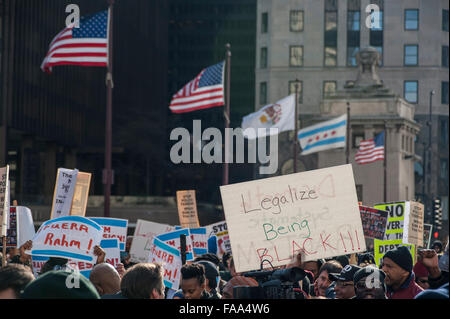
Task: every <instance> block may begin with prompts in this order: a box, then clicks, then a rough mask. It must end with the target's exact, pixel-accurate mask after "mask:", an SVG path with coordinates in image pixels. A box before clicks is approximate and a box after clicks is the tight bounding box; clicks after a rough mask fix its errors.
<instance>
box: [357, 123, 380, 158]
mask: <svg viewBox="0 0 450 319" xmlns="http://www.w3.org/2000/svg"><path fill="white" fill-rule="evenodd" d="M382 159H384V131H383V132H381V133H380V134H378V135H377V136H375V137H374V138H372V139H370V140H362V141H361V142H360V144H359V150H358V153H356V155H355V161H356V163H358V164H368V163H372V162H375V161H378V160H382Z"/></svg>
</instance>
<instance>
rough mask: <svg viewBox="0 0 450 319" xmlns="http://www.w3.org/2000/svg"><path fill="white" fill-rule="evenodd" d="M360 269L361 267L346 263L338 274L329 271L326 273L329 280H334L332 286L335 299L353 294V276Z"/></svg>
mask: <svg viewBox="0 0 450 319" xmlns="http://www.w3.org/2000/svg"><path fill="white" fill-rule="evenodd" d="M360 269H361V267H358V266H355V265H346V266H345V267H344V268H343V269H342V270H341V272H340V273H339V274H336V273H330V274H329V275H328V278H329V279H330V281H335V282H336V285H335V287H334V290H335V292H336V299H350V298H353V297H354V296H355V285H354V283H353V276H354V275H355V273H356V272H357V271H358V270H360Z"/></svg>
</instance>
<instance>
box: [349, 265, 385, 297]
mask: <svg viewBox="0 0 450 319" xmlns="http://www.w3.org/2000/svg"><path fill="white" fill-rule="evenodd" d="M385 277H386V274H385V273H384V272H383V271H382V270H380V269H378V268H376V267H373V266H367V267H363V268H360V269H359V270H358V271H357V272H356V273H355V275H354V276H353V284H354V286H355V297H354V299H387V297H386V285H385V283H384V280H385Z"/></svg>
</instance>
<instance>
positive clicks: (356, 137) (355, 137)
mask: <svg viewBox="0 0 450 319" xmlns="http://www.w3.org/2000/svg"><path fill="white" fill-rule="evenodd" d="M363 139H364V133H352V147H353V148H359V144H360V143H361V141H362V140H363Z"/></svg>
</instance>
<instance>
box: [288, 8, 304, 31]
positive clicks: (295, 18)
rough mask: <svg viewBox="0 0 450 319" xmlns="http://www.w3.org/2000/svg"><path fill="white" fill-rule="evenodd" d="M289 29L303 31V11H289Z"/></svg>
mask: <svg viewBox="0 0 450 319" xmlns="http://www.w3.org/2000/svg"><path fill="white" fill-rule="evenodd" d="M289 30H290V31H292V32H300V31H303V11H302V10H291V11H290V13H289Z"/></svg>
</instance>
